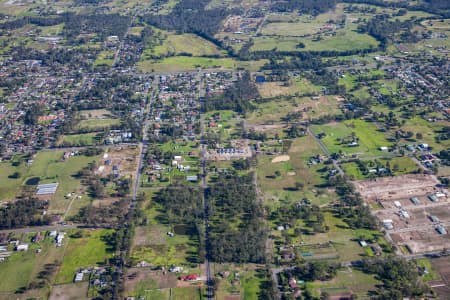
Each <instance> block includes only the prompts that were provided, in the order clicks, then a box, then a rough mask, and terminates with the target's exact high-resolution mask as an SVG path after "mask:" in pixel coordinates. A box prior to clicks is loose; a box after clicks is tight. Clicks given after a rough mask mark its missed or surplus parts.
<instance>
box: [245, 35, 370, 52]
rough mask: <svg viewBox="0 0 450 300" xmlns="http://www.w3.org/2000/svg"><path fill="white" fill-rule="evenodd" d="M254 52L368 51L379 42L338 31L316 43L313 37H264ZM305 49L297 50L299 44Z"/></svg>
mask: <svg viewBox="0 0 450 300" xmlns="http://www.w3.org/2000/svg"><path fill="white" fill-rule="evenodd" d="M254 40H255V44H254V46H253V47H252V48H251V50H252V51H268V50H272V49H274V48H276V49H277V50H278V51H349V50H355V49H368V48H371V47H376V46H377V45H378V43H377V41H376V40H375V39H374V38H372V37H371V36H369V35H366V34H360V33H357V32H355V31H353V30H344V31H338V32H337V34H336V36H323V37H322V39H321V40H319V41H314V38H313V37H307V38H300V37H281V36H279V37H268V36H262V37H257V38H255V39H254ZM300 42H301V43H303V44H304V45H305V48H297V45H298V44H299V43H300Z"/></svg>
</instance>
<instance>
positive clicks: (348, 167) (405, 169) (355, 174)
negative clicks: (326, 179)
mask: <svg viewBox="0 0 450 300" xmlns="http://www.w3.org/2000/svg"><path fill="white" fill-rule="evenodd" d="M378 161H379V162H380V163H381V164H382V165H383V167H389V168H390V169H391V171H392V173H393V174H394V175H396V176H398V175H404V174H409V173H412V172H414V171H417V169H418V168H419V166H417V164H416V163H415V162H414V161H413V160H412V159H411V158H410V157H408V156H404V157H394V158H391V159H379V160H378ZM341 167H342V168H343V169H344V172H345V174H346V175H347V176H349V177H350V178H352V179H354V180H361V179H367V178H369V176H368V175H364V174H363V173H362V171H361V170H360V169H359V166H358V164H357V163H356V162H348V163H343V164H341Z"/></svg>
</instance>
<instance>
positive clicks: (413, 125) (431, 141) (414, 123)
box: [401, 117, 450, 151]
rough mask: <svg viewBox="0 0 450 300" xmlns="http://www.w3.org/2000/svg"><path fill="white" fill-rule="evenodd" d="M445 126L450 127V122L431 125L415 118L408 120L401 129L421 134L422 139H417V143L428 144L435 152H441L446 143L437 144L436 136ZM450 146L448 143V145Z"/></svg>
mask: <svg viewBox="0 0 450 300" xmlns="http://www.w3.org/2000/svg"><path fill="white" fill-rule="evenodd" d="M444 126H450V122H448V121H441V122H435V123H431V122H428V121H427V120H424V119H422V118H420V117H414V118H411V119H407V120H406V122H405V124H404V125H403V126H402V127H401V129H402V130H404V131H405V132H406V131H411V132H413V133H414V134H416V133H421V134H422V139H417V143H419V144H420V143H426V144H428V145H429V146H430V147H432V148H433V151H440V150H442V149H444V148H446V147H445V143H444V142H442V143H436V140H435V138H436V136H437V132H436V131H439V130H441V129H442V128H443V127H444ZM447 145H448V143H447Z"/></svg>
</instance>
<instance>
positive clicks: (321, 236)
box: [301, 212, 365, 261]
mask: <svg viewBox="0 0 450 300" xmlns="http://www.w3.org/2000/svg"><path fill="white" fill-rule="evenodd" d="M324 216H325V223H326V225H327V226H328V227H329V231H328V232H325V233H316V234H314V235H302V238H301V240H302V241H303V242H304V245H316V244H324V243H328V242H330V243H331V244H332V246H333V248H334V249H335V251H336V252H337V255H338V259H337V260H339V261H350V260H355V259H356V258H357V257H363V256H365V251H364V249H363V248H362V247H360V246H359V244H358V242H357V240H358V238H359V234H358V232H357V231H355V230H353V229H350V228H349V227H348V225H347V224H346V223H345V222H344V221H342V220H341V219H339V218H337V217H335V216H333V215H332V213H330V212H326V213H324ZM311 258H312V259H314V257H311Z"/></svg>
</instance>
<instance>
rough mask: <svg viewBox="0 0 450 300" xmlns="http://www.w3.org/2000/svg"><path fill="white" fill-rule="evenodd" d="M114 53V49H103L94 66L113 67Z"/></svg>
mask: <svg viewBox="0 0 450 300" xmlns="http://www.w3.org/2000/svg"><path fill="white" fill-rule="evenodd" d="M114 54H115V52H114V51H113V50H104V51H101V52H100V53H99V54H98V56H97V58H96V59H95V61H94V67H95V66H109V67H111V66H112V64H113V62H114Z"/></svg>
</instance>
